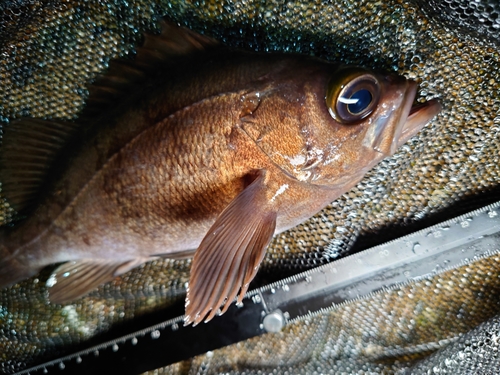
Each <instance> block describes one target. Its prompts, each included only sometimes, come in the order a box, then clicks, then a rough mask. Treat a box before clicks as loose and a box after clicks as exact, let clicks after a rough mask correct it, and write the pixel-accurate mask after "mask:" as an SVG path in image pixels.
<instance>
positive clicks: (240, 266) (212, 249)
mask: <svg viewBox="0 0 500 375" xmlns="http://www.w3.org/2000/svg"><path fill="white" fill-rule="evenodd" d="M276 216H277V213H276V211H275V209H274V208H273V206H272V205H271V204H270V202H269V200H268V199H267V197H266V186H265V183H264V173H260V174H259V176H258V177H257V179H255V180H254V182H252V183H251V184H250V185H249V186H248V187H247V188H246V189H245V190H243V191H242V192H241V193H240V194H239V195H238V196H237V197H236V198H235V199H234V200H233V201H232V202H231V203H230V204H229V206H228V207H227V208H226V209H225V210H224V211H223V212H222V213H221V214H220V216H219V217H218V219H217V220H216V222H215V223H214V225H213V226H212V227H211V228H210V230H209V231H208V233H207V235H206V236H205V238H204V239H203V241H202V242H201V244H200V246H199V247H198V250H197V251H196V254H195V257H194V260H193V266H192V268H191V276H190V280H189V288H188V293H187V297H186V317H185V321H184V322H185V324H186V325H188V324H191V323H193V324H194V325H196V324H198V323H200V322H201V321H203V320H204V321H205V322H207V321H209V320H211V319H212V318H213V317H214V316H215V315H216V314H217V312H218V309H219V308H220V307H222V309H223V312H224V311H226V310H227V309H228V307H229V306H230V304H231V303H232V301H233V299H234V298H235V297H236V295H237V294H238V291H240V293H239V297H238V302H241V300H242V299H243V296H244V295H245V292H246V291H247V289H248V285H249V284H250V281H252V279H253V278H254V276H255V274H256V273H257V270H258V267H259V264H260V263H261V261H262V259H263V257H264V254H265V251H266V247H267V245H268V244H269V242H270V241H271V238H272V236H273V234H274V230H275V228H276ZM240 289H241V290H240Z"/></svg>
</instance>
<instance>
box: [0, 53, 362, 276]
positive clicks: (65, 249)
mask: <svg viewBox="0 0 500 375" xmlns="http://www.w3.org/2000/svg"><path fill="white" fill-rule="evenodd" d="M256 56H258V59H257V61H256V60H255V57H256ZM239 57H240V59H239V60H240V61H239V62H238V61H237V62H236V63H234V61H233V65H232V68H233V69H232V70H230V69H229V67H227V66H224V65H223V64H222V63H221V62H218V61H217V62H211V63H210V68H211V69H210V71H208V72H205V71H203V70H202V69H199V70H198V71H199V72H200V73H199V75H198V76H196V75H194V77H193V76H192V74H190V77H184V79H185V80H186V81H185V82H184V81H182V80H180V79H179V82H174V83H173V84H169V86H170V87H168V86H167V88H164V87H163V88H162V89H161V90H160V89H157V90H156V91H157V92H155V93H153V94H149V95H148V96H146V98H145V99H142V100H140V101H139V102H138V103H133V104H132V106H135V108H134V107H132V109H130V110H128V111H126V112H125V113H123V114H121V115H119V116H118V118H117V119H115V118H113V119H112V120H111V121H110V120H109V117H108V116H104V117H103V119H101V120H100V121H98V124H97V125H96V128H97V129H98V130H99V132H98V133H97V134H95V135H93V136H92V131H88V132H87V134H90V135H91V137H89V138H90V139H80V141H82V144H83V145H82V146H80V148H79V150H78V152H75V151H74V150H71V151H70V152H68V153H71V154H72V155H71V157H72V159H71V160H70V161H69V162H68V165H67V166H66V168H65V170H64V171H63V173H62V176H61V177H60V179H58V180H56V181H54V182H53V183H52V184H53V185H52V188H51V191H49V192H48V194H47V195H46V198H45V201H44V202H43V203H41V204H40V206H39V207H38V208H37V210H36V212H35V214H34V215H32V216H31V217H30V218H28V219H26V220H25V221H23V222H21V223H19V224H18V225H17V226H16V227H14V228H13V230H10V231H9V232H8V233H5V235H6V238H5V240H4V241H3V244H4V246H5V245H7V246H8V247H9V248H10V249H12V251H13V252H15V249H16V248H21V247H22V248H23V250H22V252H19V253H18V254H17V256H19V257H23V254H26V255H25V256H26V257H29V258H30V262H32V264H33V266H38V268H39V267H43V266H45V265H47V264H51V263H55V262H60V261H67V260H71V259H78V258H81V257H89V255H92V256H93V257H96V256H97V257H105V258H108V257H109V258H116V257H118V256H119V257H120V258H121V259H126V258H127V257H133V258H135V257H137V256H138V255H139V256H143V257H149V256H150V255H152V254H164V253H168V252H175V251H178V250H185V249H194V248H196V247H197V245H198V244H199V242H200V241H201V239H202V238H203V236H204V235H205V234H206V231H207V229H208V228H209V226H210V225H211V224H212V223H213V221H214V220H215V218H216V217H217V215H218V214H219V213H220V212H221V211H222V209H223V208H224V207H226V206H227V205H228V203H229V202H230V201H231V200H232V199H233V198H234V197H235V196H236V195H237V194H238V193H239V192H240V191H241V190H243V188H244V187H245V186H246V185H248V181H249V178H250V179H251V177H249V175H251V174H252V172H254V171H256V170H259V169H266V170H268V171H269V175H270V176H272V177H270V193H269V194H270V198H272V195H273V194H274V193H275V191H277V190H278V189H279V187H280V186H282V185H283V184H285V183H288V184H289V185H290V188H289V189H288V191H287V192H286V194H284V195H283V196H280V197H279V199H278V200H279V201H281V200H284V199H285V197H290V200H291V201H292V202H294V204H293V205H294V206H296V208H298V207H297V206H298V204H297V202H307V203H304V206H305V208H304V209H303V210H305V211H313V212H307V213H302V212H300V211H303V210H297V209H295V210H293V211H294V213H295V215H293V214H292V212H291V210H289V209H287V208H286V207H284V208H283V212H284V215H280V216H279V219H278V223H279V224H278V230H279V231H282V230H284V229H287V228H289V227H292V226H294V225H296V224H297V223H298V222H301V221H303V220H304V219H305V218H307V217H309V216H311V215H312V214H313V213H315V212H317V211H318V210H319V209H321V208H322V207H323V206H324V205H325V204H326V203H328V202H329V201H331V200H332V198H331V196H332V195H333V196H336V195H338V193H332V192H331V191H330V188H327V189H324V188H315V187H313V186H310V185H309V184H307V183H303V182H300V181H296V180H295V179H294V178H293V176H287V174H286V173H283V172H282V171H281V170H280V168H279V166H277V165H275V163H273V161H272V160H271V159H270V158H269V156H268V155H267V154H266V153H265V152H263V150H262V149H261V148H260V147H259V146H258V144H259V143H262V142H255V141H254V140H253V139H252V138H251V137H249V135H248V134H249V133H252V136H255V134H256V133H255V132H256V131H258V132H260V133H261V136H262V137H266V136H265V135H264V133H265V131H266V129H265V128H269V129H270V128H273V127H278V128H274V129H273V130H272V136H273V137H275V138H274V139H272V140H271V142H278V145H277V146H279V148H276V152H278V153H279V152H284V153H286V154H287V155H288V154H289V155H294V153H299V152H301V151H302V150H304V149H305V148H306V147H307V146H306V144H305V143H306V142H307V141H308V140H307V139H305V138H304V135H303V132H304V131H305V129H306V127H305V124H302V122H301V118H300V117H306V116H308V120H309V118H311V116H312V114H311V113H309V112H312V111H316V110H317V108H310V110H306V109H307V108H304V105H308V104H310V102H311V100H312V101H315V100H317V101H318V102H321V103H318V105H317V107H321V106H323V107H324V104H323V102H324V91H325V90H326V84H327V80H328V79H329V77H330V74H331V73H332V72H333V71H334V69H335V67H334V66H332V65H330V64H325V63H322V62H317V61H315V60H312V59H308V58H300V57H298V58H289V57H286V56H281V58H280V59H278V58H276V57H274V56H273V57H271V58H270V59H269V58H268V57H265V56H261V55H253V54H251V55H246V54H243V55H241V56H239ZM249 57H253V60H252V59H249ZM221 60H222V61H225V60H226V58H224V57H221ZM259 60H260V61H259ZM273 60H275V61H273ZM203 67H205V66H202V68H203ZM241 72H247V74H246V75H242V74H241ZM301 73H302V74H301ZM314 74H316V75H317V77H316V80H317V82H316V84H317V86H318V87H317V90H318V92H317V93H316V94H312V95H313V96H314V98H311V97H310V96H311V93H309V92H306V89H307V88H306V87H304V83H303V81H307V82H309V81H311V78H312V77H313V75H314ZM223 78H225V80H226V81H224V80H223ZM197 79H198V80H199V81H204V80H206V81H208V84H202V85H195V84H193V82H196V81H197ZM216 82H218V83H219V84H218V85H217V84H216ZM225 82H227V83H225ZM172 86H173V87H172ZM207 86H210V87H211V89H210V92H207V91H208V88H207ZM200 88H201V90H200ZM217 89H218V90H217ZM199 91H203V92H202V93H201V94H203V95H201V94H200V93H199ZM178 92H179V94H178ZM187 92H192V93H193V94H192V95H191V96H192V98H193V99H191V100H189V99H188V98H189V96H188V95H187V94H186V93H187ZM254 94H260V95H263V96H264V98H263V99H262V100H261V103H260V104H259V109H258V111H255V113H254V114H253V115H252V114H247V115H245V114H246V113H245V111H250V110H251V109H252V108H250V109H249V106H250V107H251V106H252V104H248V101H251V99H248V100H245V98H248V97H250V96H252V95H254ZM162 95H163V97H162ZM158 96H159V97H161V101H160V99H157V97H158ZM179 96H184V98H179ZM171 98H172V99H171ZM170 100H174V101H175V102H176V103H174V104H172V103H171V102H170ZM155 101H160V103H158V105H157V106H154V107H151V105H150V102H153V103H154V102H155ZM128 105H129V103H127V104H124V107H127V106H128ZM261 106H262V108H260V107H261ZM122 110H123V109H122ZM115 112H118V111H115ZM323 112H324V113H323V116H324V117H326V119H324V121H329V122H330V123H329V124H328V125H327V126H331V125H332V124H331V122H332V120H331V117H330V115H329V114H328V112H326V109H323ZM118 113H120V112H118ZM257 115H258V117H256V116H257ZM275 116H277V117H276V118H274V117H275ZM157 118H160V119H161V120H159V121H155V119H157ZM254 119H255V120H257V121H259V124H260V125H259V126H261V129H257V128H256V127H255V126H254V125H252V123H253V122H254ZM263 129H264V130H263ZM7 131H8V129H7ZM122 131H124V132H125V133H126V134H120V133H121V132H122ZM267 137H269V135H268V136H267ZM120 144H121V145H122V146H121V147H120V146H119V145H120ZM281 149H282V150H283V151H281ZM350 185H352V183H351V184H350ZM273 188H274V189H275V191H272V189H273ZM318 189H319V190H318ZM323 190H325V192H323ZM289 216H290V217H289ZM293 216H297V219H295V218H294V217H293ZM281 223H282V224H281ZM104 249H106V250H104ZM28 254H29V255H28ZM34 258H35V259H37V260H36V262H37V263H34V262H33V259H34Z"/></svg>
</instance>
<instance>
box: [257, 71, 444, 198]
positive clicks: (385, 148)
mask: <svg viewBox="0 0 500 375" xmlns="http://www.w3.org/2000/svg"><path fill="white" fill-rule="evenodd" d="M276 82H280V83H276ZM417 89H418V85H417V83H416V82H414V81H412V80H409V79H406V78H405V77H402V76H399V75H396V74H393V73H380V72H374V71H370V70H368V69H364V68H361V67H353V66H335V67H334V66H332V65H330V64H326V63H325V64H323V65H321V64H317V65H314V64H310V65H309V66H307V67H306V66H304V67H301V68H300V69H297V70H296V71H295V72H294V74H293V77H290V76H287V78H276V79H275V81H274V86H273V89H272V90H268V92H269V94H267V98H266V99H262V100H261V104H262V109H263V110H262V112H261V116H262V120H265V119H267V120H266V121H267V122H266V121H261V123H262V122H263V123H267V124H269V120H268V119H269V118H270V117H273V115H271V114H270V112H269V111H268V113H265V109H264V108H266V105H265V100H268V101H269V102H272V103H274V104H273V105H272V106H269V105H268V106H267V107H272V108H273V109H274V110H275V111H277V112H278V113H275V114H274V117H275V120H274V121H272V126H268V129H267V130H266V131H263V128H262V126H261V128H260V130H261V131H260V133H259V136H258V137H257V136H254V140H255V141H256V142H257V144H258V145H259V146H260V147H261V149H262V150H264V151H265V152H266V153H267V154H268V155H269V157H270V158H271V159H272V160H273V162H274V163H275V164H276V165H277V166H279V167H280V168H281V169H282V170H283V171H284V172H285V173H287V174H288V175H290V176H291V177H294V178H296V179H297V180H299V181H304V182H307V183H310V184H315V185H323V186H331V187H333V188H340V189H341V188H342V186H346V185H350V184H352V183H353V182H356V181H358V180H359V179H360V178H361V177H362V176H363V175H364V174H365V173H366V172H367V171H368V170H369V169H371V168H372V167H373V166H375V165H376V164H377V163H378V162H380V161H381V160H382V159H384V158H385V157H387V156H390V155H392V154H394V153H395V152H396V150H397V149H398V148H399V147H400V146H401V145H403V144H404V143H405V142H406V141H408V140H409V139H410V138H411V137H413V136H414V135H415V134H417V133H418V132H419V131H420V130H421V129H422V128H423V127H424V126H425V125H426V124H427V123H428V122H429V121H430V120H431V119H432V118H433V117H434V116H435V115H436V114H437V113H439V111H440V110H441V105H440V104H439V102H438V101H437V100H430V101H427V102H425V103H420V104H414V101H415V96H416V93H417ZM294 90H295V91H294ZM258 112H259V109H258V110H257V111H255V113H253V115H254V119H255V116H258V115H259V114H258ZM276 117H278V118H279V121H276ZM269 129H272V130H269Z"/></svg>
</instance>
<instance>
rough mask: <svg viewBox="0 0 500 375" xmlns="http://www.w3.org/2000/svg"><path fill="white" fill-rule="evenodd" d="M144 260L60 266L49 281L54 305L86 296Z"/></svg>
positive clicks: (87, 262)
mask: <svg viewBox="0 0 500 375" xmlns="http://www.w3.org/2000/svg"><path fill="white" fill-rule="evenodd" d="M144 261H145V260H144V259H133V260H129V261H126V262H123V261H114V260H107V259H104V260H103V259H83V260H78V261H71V262H67V263H64V264H62V265H61V266H59V267H58V268H57V269H56V270H55V271H54V272H53V273H52V275H51V276H50V278H49V279H48V280H47V286H48V287H49V299H50V301H51V302H52V303H67V302H70V301H72V300H75V299H77V298H79V297H82V296H84V295H85V294H87V293H89V292H90V291H91V290H93V289H95V288H97V287H98V286H99V285H101V284H104V283H106V282H108V281H111V280H113V279H114V278H115V277H117V276H120V275H121V274H123V273H125V272H128V271H130V270H131V269H132V268H135V267H137V266H139V265H140V264H142V263H144Z"/></svg>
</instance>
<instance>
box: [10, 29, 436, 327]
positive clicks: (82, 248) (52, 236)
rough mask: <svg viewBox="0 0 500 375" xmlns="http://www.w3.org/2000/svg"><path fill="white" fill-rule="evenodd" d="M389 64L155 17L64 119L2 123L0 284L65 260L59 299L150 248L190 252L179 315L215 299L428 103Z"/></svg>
mask: <svg viewBox="0 0 500 375" xmlns="http://www.w3.org/2000/svg"><path fill="white" fill-rule="evenodd" d="M416 92H417V84H416V83H415V82H412V81H410V80H407V79H405V78H403V77H400V76H397V75H395V74H388V73H380V72H373V71H370V70H367V69H363V68H359V67H353V66H345V65H340V64H333V63H329V62H326V61H321V60H318V59H315V58H312V57H307V56H300V55H290V54H278V53H276V54H259V53H249V52H243V51H236V50H231V49H229V48H226V47H224V46H222V45H220V44H218V43H217V42H215V41H214V40H212V39H210V38H207V37H204V36H201V35H198V34H196V33H194V32H192V31H189V30H186V29H184V28H180V27H177V26H174V25H171V24H168V23H164V24H163V31H162V33H161V35H155V36H152V35H150V36H146V40H145V43H144V45H143V46H142V47H140V48H138V52H137V56H136V58H135V60H134V61H118V62H115V63H113V64H111V67H110V70H109V73H108V74H107V75H106V76H104V77H102V78H101V79H99V80H98V81H97V82H96V84H94V85H93V86H92V87H91V89H90V93H91V94H90V96H89V100H88V103H87V108H86V109H85V110H84V111H83V112H82V114H81V116H80V119H79V120H78V121H77V122H76V123H66V122H61V121H47V120H36V119H22V120H18V121H16V122H13V123H12V124H10V125H8V126H6V127H5V129H4V133H5V134H4V136H3V140H2V141H3V143H2V147H1V149H0V181H1V182H2V184H3V185H2V191H3V194H4V195H5V197H6V198H7V200H8V202H10V204H11V205H12V207H13V208H15V209H16V210H17V211H18V212H19V213H20V214H22V215H23V216H24V218H23V219H22V220H21V221H19V222H18V223H16V224H15V225H12V226H8V227H7V226H4V227H3V228H2V229H1V231H0V287H5V286H7V285H11V284H13V283H15V282H18V281H20V280H23V279H25V278H28V277H30V276H33V275H35V274H36V273H37V272H39V271H40V269H42V268H43V267H45V266H47V265H49V264H53V263H59V262H66V263H64V264H62V265H61V266H59V268H57V269H56V270H55V271H54V274H53V275H52V276H51V277H50V278H49V280H48V281H47V286H48V287H49V296H50V299H51V300H52V301H53V302H57V303H64V302H67V301H70V300H72V299H75V298H77V297H79V296H82V295H84V294H85V293H87V292H88V291H90V290H92V289H93V288H96V287H97V286H98V285H100V284H102V283H104V282H107V281H110V280H112V279H113V278H114V277H116V276H118V275H121V274H123V273H124V272H127V271H129V270H130V269H132V268H134V267H136V266H138V265H140V264H142V263H143V262H147V261H150V260H152V259H154V258H157V257H168V258H181V257H187V256H193V255H194V259H193V263H192V269H191V275H190V280H189V288H188V293H187V297H186V318H185V322H186V324H189V323H195V324H197V323H199V322H201V321H208V320H210V319H212V318H213V317H214V316H215V315H216V314H217V312H218V311H219V309H222V310H223V311H222V312H224V311H225V310H226V309H227V308H228V306H229V305H230V304H231V303H232V301H233V300H234V299H235V297H236V296H237V295H238V293H239V297H238V299H239V300H241V299H242V297H243V295H244V294H245V292H246V290H247V288H248V285H249V283H250V281H251V280H252V279H253V278H254V276H255V274H256V272H257V269H258V267H259V264H260V263H261V261H262V258H263V256H264V254H265V251H266V247H267V245H268V244H269V242H270V240H271V238H272V236H273V235H274V234H276V233H280V232H283V231H285V230H287V229H289V228H292V227H293V226H295V225H297V224H299V223H301V222H303V221H304V220H306V219H307V218H309V217H311V216H312V215H314V214H315V213H317V212H318V211H319V210H321V209H322V208H323V207H325V206H326V205H327V204H329V203H330V202H332V201H333V200H335V199H336V198H337V197H339V196H340V195H341V194H343V193H344V192H346V191H347V190H349V189H350V188H352V187H353V186H354V185H356V183H358V181H360V180H361V179H362V178H363V175H364V174H365V173H366V172H367V171H368V170H369V169H370V168H372V167H373V166H374V165H375V164H377V163H378V162H379V161H381V160H382V159H383V158H384V157H386V156H389V155H392V154H393V153H394V152H395V151H396V150H397V148H398V147H399V146H401V145H402V144H403V143H405V142H406V141H407V140H408V139H409V138H410V137H412V136H414V135H415V134H416V133H417V132H418V131H419V130H420V129H421V128H422V127H423V126H424V125H425V124H426V123H427V122H429V121H430V120H431V119H432V118H433V117H434V116H435V115H436V114H437V113H438V112H439V111H440V108H441V107H440V105H439V103H438V102H437V101H435V100H431V101H428V102H426V103H424V104H418V105H415V106H413V103H414V99H415V95H416Z"/></svg>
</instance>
